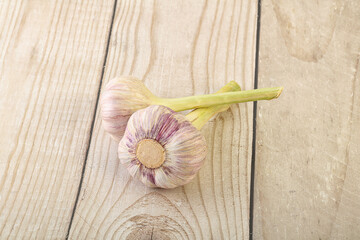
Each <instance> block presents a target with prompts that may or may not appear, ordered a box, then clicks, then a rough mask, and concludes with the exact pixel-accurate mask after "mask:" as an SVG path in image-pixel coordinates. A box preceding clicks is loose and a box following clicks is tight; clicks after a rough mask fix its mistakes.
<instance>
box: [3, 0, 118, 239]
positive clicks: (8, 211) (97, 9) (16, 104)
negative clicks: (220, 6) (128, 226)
mask: <svg viewBox="0 0 360 240" xmlns="http://www.w3.org/2000/svg"><path fill="white" fill-rule="evenodd" d="M112 10H113V1H103V0H101V1H100V0H99V1H13V0H6V1H4V0H2V1H0V116H1V117H0V238H1V239H8V238H10V239H15V238H16V239H64V238H65V235H66V232H67V228H68V225H69V221H70V217H71V214H72V209H73V205H74V202H75V198H76V194H77V190H78V186H79V181H80V175H81V171H82V166H83V162H84V158H85V152H86V148H87V144H88V142H89V141H88V139H89V137H90V131H89V130H90V125H91V122H92V119H93V117H94V108H95V102H96V98H97V91H98V87H99V81H100V75H101V71H102V67H103V61H104V55H105V52H106V43H107V36H108V32H109V26H110V23H111V16H112Z"/></svg>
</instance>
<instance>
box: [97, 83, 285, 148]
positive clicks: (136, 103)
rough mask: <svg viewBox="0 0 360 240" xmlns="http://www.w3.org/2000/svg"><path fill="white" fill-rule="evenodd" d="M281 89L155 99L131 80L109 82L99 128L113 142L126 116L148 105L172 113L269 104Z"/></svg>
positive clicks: (139, 84) (118, 138)
mask: <svg viewBox="0 0 360 240" xmlns="http://www.w3.org/2000/svg"><path fill="white" fill-rule="evenodd" d="M281 90H282V88H263V89H256V90H249V91H241V92H226V93H216V94H208V95H200V96H190V97H183V98H159V97H157V96H155V95H154V94H152V93H151V92H150V91H149V89H147V88H146V86H145V85H144V84H143V83H142V82H141V81H140V80H138V79H136V78H134V77H119V78H115V79H112V80H111V81H110V82H109V83H108V84H107V85H106V87H105V90H104V92H103V93H102V95H101V99H100V106H101V117H102V124H103V127H104V129H105V131H106V132H108V133H109V134H110V135H111V136H112V137H113V138H114V139H115V140H118V141H119V140H120V139H121V137H122V136H123V134H124V131H125V128H126V125H127V122H128V120H129V118H130V116H131V115H132V114H133V113H134V112H136V111H137V110H139V109H143V108H146V107H148V106H150V105H163V106H166V107H169V108H171V109H172V110H174V111H176V112H178V111H184V110H189V109H194V108H204V107H210V106H214V105H220V104H231V103H240V102H249V101H257V100H270V99H273V98H276V97H278V96H279V94H280V93H281Z"/></svg>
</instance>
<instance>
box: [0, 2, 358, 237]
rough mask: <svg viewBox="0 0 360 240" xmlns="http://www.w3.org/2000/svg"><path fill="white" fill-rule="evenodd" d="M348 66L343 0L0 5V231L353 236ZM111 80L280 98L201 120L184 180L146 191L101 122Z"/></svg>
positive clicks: (354, 45)
mask: <svg viewBox="0 0 360 240" xmlns="http://www.w3.org/2000/svg"><path fill="white" fill-rule="evenodd" d="M359 58H360V2H359V1H357V0H346V1H340V0H328V1H318V2H317V1H313V0H306V1H286V0H281V1H275V0H273V1H271V0H262V1H261V3H260V2H257V1H253V0H241V1H214V0H204V1H190V0H186V1H180V0H177V1H165V0H154V1H145V0H144V1H140V0H137V1H131V0H128V1H120V0H94V1H76V0H66V1H65V0H64V1H45V0H38V1H36V0H29V1H26V0H24V1H14V0H2V1H0V115H1V118H0V136H1V137H0V178H1V179H0V236H1V237H0V238H1V239H7V238H10V239H64V238H66V237H68V238H70V239H111V238H114V239H150V238H151V239H248V238H249V237H250V238H253V239H359V237H360V228H359V225H360V148H359V145H360V71H359V69H360V65H359ZM120 75H133V76H136V77H138V78H140V79H143V80H144V82H145V84H146V85H147V86H148V87H149V88H150V89H151V90H152V91H153V92H154V93H156V95H159V96H163V97H180V96H189V95H194V94H195V95H198V94H204V93H211V92H214V91H216V90H218V89H219V88H220V87H222V86H223V85H225V84H226V83H227V82H228V81H230V80H235V81H237V82H238V83H239V84H240V85H241V87H242V88H243V89H253V88H256V87H273V86H284V87H285V90H284V92H283V94H282V96H281V97H280V98H279V99H277V100H274V101H270V102H259V103H258V104H253V103H247V104H238V105H233V106H232V107H231V109H230V110H228V111H227V112H225V113H222V114H219V115H218V116H217V117H216V118H215V119H213V120H212V121H210V122H209V123H208V124H207V125H206V126H205V128H204V129H203V130H202V131H203V133H204V135H205V136H206V139H207V142H208V145H209V149H210V151H209V154H208V157H207V159H206V163H205V165H204V167H203V169H202V170H201V171H200V173H199V174H198V176H197V177H196V179H195V180H194V181H193V182H191V183H190V184H187V185H186V186H184V187H179V188H176V189H173V190H161V189H149V188H146V187H144V186H143V185H142V184H140V183H139V182H138V181H135V180H133V179H132V178H131V177H129V174H128V173H127V171H126V170H124V169H123V168H122V167H121V165H119V160H118V159H117V156H116V149H117V144H116V142H114V141H113V140H111V139H110V137H109V136H108V135H106V134H105V133H104V131H103V129H102V127H101V121H100V118H99V107H98V99H99V95H100V94H101V91H102V89H103V86H104V85H105V84H106V83H107V82H108V81H109V80H110V79H111V78H113V77H115V76H120ZM249 223H250V224H249Z"/></svg>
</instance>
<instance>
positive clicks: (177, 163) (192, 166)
mask: <svg viewBox="0 0 360 240" xmlns="http://www.w3.org/2000/svg"><path fill="white" fill-rule="evenodd" d="M118 154H119V159H120V161H121V163H122V164H123V165H124V166H125V167H126V168H127V169H128V171H129V173H130V174H131V175H132V176H133V177H135V178H137V179H139V180H140V181H142V182H143V183H144V184H145V185H147V186H149V187H161V188H174V187H177V186H180V185H184V184H186V183H188V182H189V181H191V179H193V178H194V177H195V175H196V173H197V172H198V170H199V169H200V168H201V166H202V165H203V163H204V160H205V157H206V141H205V138H204V137H203V136H202V134H201V133H200V131H199V130H198V129H196V128H195V127H194V126H193V125H192V124H191V122H189V121H188V120H187V119H186V117H185V116H184V115H182V114H180V113H176V112H174V111H172V110H171V109H170V108H167V107H164V106H158V105H153V106H150V107H148V108H145V109H142V110H139V111H137V112H135V113H134V114H133V115H132V116H131V117H130V119H129V121H128V123H127V128H126V131H125V134H124V137H123V138H122V139H121V141H120V143H119V148H118ZM148 158H150V159H148ZM162 158H163V159H162ZM148 160H149V161H148Z"/></svg>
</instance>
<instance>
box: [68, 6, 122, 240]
mask: <svg viewBox="0 0 360 240" xmlns="http://www.w3.org/2000/svg"><path fill="white" fill-rule="evenodd" d="M116 5H117V0H114V6H113V12H112V16H111V22H110V28H109V34H108V38H107V42H106V49H105V55H104V61H103V68H102V70H101V75H100V82H99V87H98V91H97V97H96V102H95V108H94V111H93V113H94V114H93V119H92V121H91V127H90V136H89V142H88V145H87V148H86V154H85V158H84V164H83V168H82V171H81V177H80V182H79V187H78V191H77V194H76V198H75V203H74V208H73V211H72V213H71V218H70V222H69V227H68V230H67V233H66V239H69V235H70V231H71V225H72V222H73V219H74V215H75V212H76V206H77V204H78V201H79V196H80V192H81V187H82V183H83V179H84V174H85V169H86V162H87V159H88V156H89V149H90V145H91V139H92V137H91V136H92V133H93V130H94V125H95V118H96V111H97V108H98V104H99V97H100V92H101V85H102V82H103V78H104V73H105V67H106V61H107V57H108V53H109V45H110V39H111V33H112V28H113V24H114V19H115V13H116Z"/></svg>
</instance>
